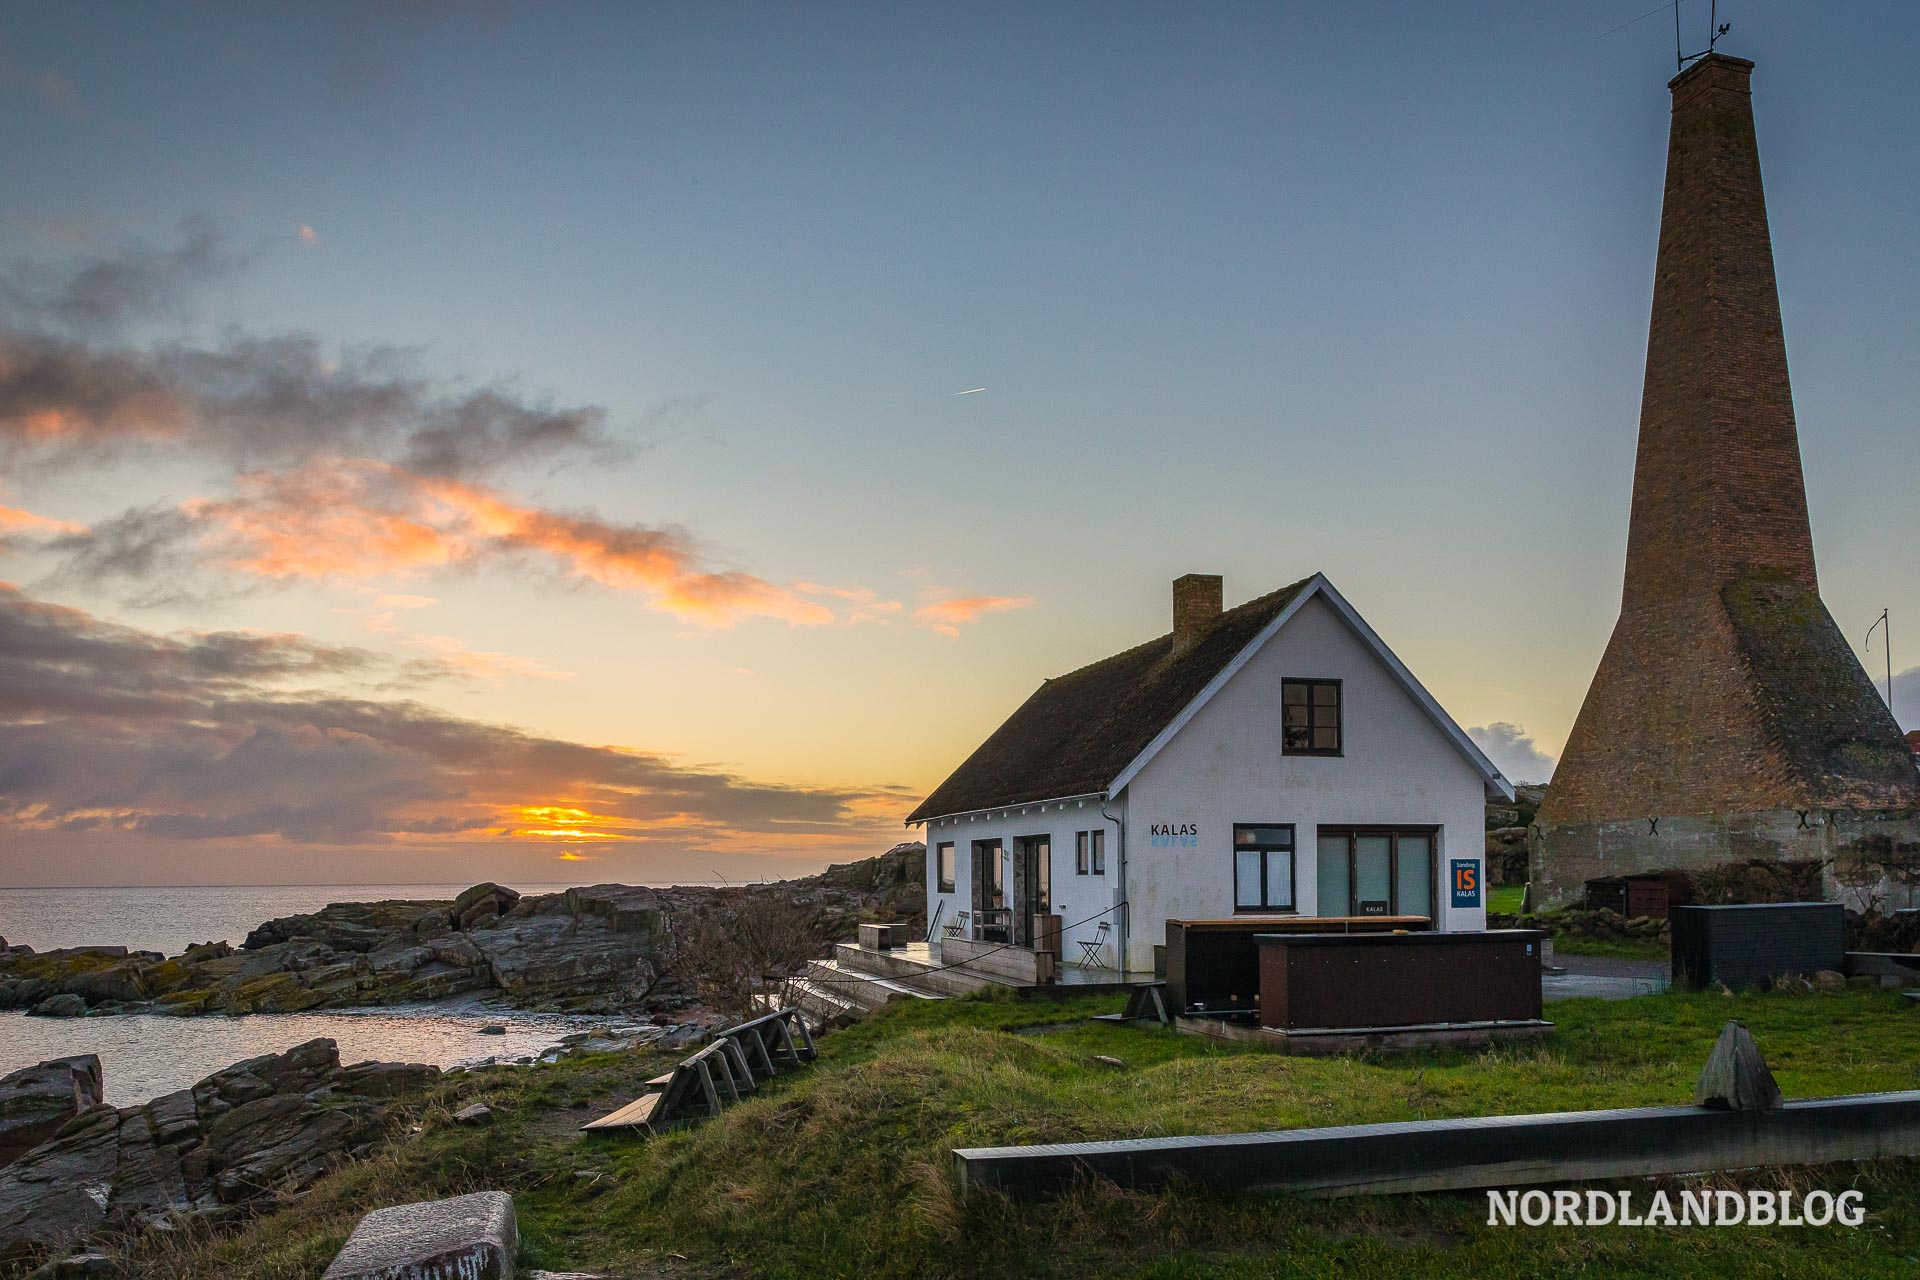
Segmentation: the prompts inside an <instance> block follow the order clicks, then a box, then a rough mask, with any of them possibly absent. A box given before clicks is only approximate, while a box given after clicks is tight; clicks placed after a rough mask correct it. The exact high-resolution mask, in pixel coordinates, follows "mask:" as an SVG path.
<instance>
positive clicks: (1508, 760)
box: [1467, 720, 1559, 782]
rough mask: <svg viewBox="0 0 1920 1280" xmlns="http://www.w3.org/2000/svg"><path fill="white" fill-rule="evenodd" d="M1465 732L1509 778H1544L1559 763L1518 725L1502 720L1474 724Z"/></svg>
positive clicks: (1548, 777)
mask: <svg viewBox="0 0 1920 1280" xmlns="http://www.w3.org/2000/svg"><path fill="white" fill-rule="evenodd" d="M1467 736H1468V737H1469V738H1472V739H1473V740H1474V742H1475V743H1476V744H1477V745H1478V746H1479V748H1480V749H1481V750H1482V751H1484V752H1486V753H1487V758H1488V759H1489V760H1492V761H1493V763H1494V766H1495V767H1496V768H1498V769H1499V770H1500V772H1501V773H1504V774H1505V775H1506V776H1507V778H1508V779H1509V780H1510V781H1513V782H1545V781H1547V780H1548V779H1550V778H1551V777H1553V767H1554V765H1555V764H1557V763H1559V761H1558V759H1557V758H1556V757H1554V756H1550V755H1548V754H1547V753H1546V752H1544V751H1542V750H1541V749H1540V748H1539V747H1538V746H1537V745H1536V744H1535V743H1534V741H1533V739H1532V738H1531V737H1529V736H1528V735H1527V733H1526V731H1525V730H1523V729H1521V727H1520V726H1519V725H1517V724H1510V723H1508V722H1507V721H1505V720H1495V721H1494V722H1493V723H1492V724H1477V725H1474V726H1473V727H1471V728H1470V729H1468V730H1467Z"/></svg>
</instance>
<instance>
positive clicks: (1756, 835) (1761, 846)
mask: <svg viewBox="0 0 1920 1280" xmlns="http://www.w3.org/2000/svg"><path fill="white" fill-rule="evenodd" d="M1876 838H1877V839H1879V840H1881V841H1886V842H1891V843H1892V844H1893V845H1895V846H1898V845H1920V809H1905V810H1895V811H1886V810H1876V811H1868V810H1820V809H1813V810H1805V811H1802V810H1796V809H1774V810H1768V811H1764V812H1759V813H1731V814H1725V815H1720V816H1716V817H1706V818H1701V817H1665V818H1655V819H1648V818H1634V819H1627V820H1620V821H1613V822H1589V823H1577V824H1554V825H1548V824H1545V823H1539V824H1536V825H1535V826H1534V827H1533V829H1532V831H1531V833H1530V836H1529V840H1528V847H1529V851H1530V857H1531V861H1532V865H1533V901H1534V906H1535V909H1537V910H1545V909H1547V908H1549V907H1556V906H1562V905H1565V904H1567V903H1570V902H1578V901H1579V900H1580V899H1581V897H1582V896H1583V895H1584V893H1585V892H1586V882H1587V881H1588V880H1591V879H1594V878H1595V877H1597V876H1614V875H1625V874H1628V873H1630V872H1636V871H1654V870H1662V871H1664V870H1681V871H1690V870H1696V869H1700V868H1705V867H1712V866H1718V865H1720V864H1723V863H1728V862H1746V861H1749V860H1753V859H1759V860H1764V861H1781V862H1789V861H1814V862H1822V863H1826V864H1828V866H1827V869H1826V871H1825V872H1824V873H1823V878H1824V880H1825V883H1826V888H1827V896H1828V897H1830V898H1833V899H1836V900H1839V901H1843V902H1846V903H1847V905H1849V906H1859V905H1861V904H1860V902H1859V901H1858V899H1859V898H1860V896H1861V895H1860V894H1859V893H1858V892H1857V891H1854V890H1849V889H1847V888H1846V887H1845V886H1843V885H1842V884H1841V883H1840V882H1839V881H1838V880H1836V879H1835V878H1834V875H1833V869H1832V865H1831V864H1832V862H1833V860H1834V859H1835V858H1836V857H1837V856H1840V855H1842V854H1844V853H1846V852H1847V851H1848V850H1849V849H1850V848H1854V847H1857V846H1858V845H1860V844H1862V843H1863V842H1871V841H1874V840H1876ZM1878 892H1879V893H1880V895H1881V896H1882V898H1883V899H1885V900H1886V902H1887V905H1890V906H1893V907H1906V906H1915V905H1920V902H1908V901H1907V900H1906V899H1907V898H1908V897H1909V896H1912V895H1913V891H1912V890H1910V889H1908V888H1904V887H1900V886H1891V885H1883V886H1881V887H1880V888H1879V890H1878Z"/></svg>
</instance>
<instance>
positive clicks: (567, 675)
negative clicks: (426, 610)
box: [407, 636, 575, 684]
mask: <svg viewBox="0 0 1920 1280" xmlns="http://www.w3.org/2000/svg"><path fill="white" fill-rule="evenodd" d="M407 643H408V644H409V645H411V646H413V647H414V648H416V649H425V650H426V651H427V652H429V653H431V654H433V656H434V657H436V658H438V659H439V660H440V661H441V662H442V663H443V664H445V665H446V666H447V667H448V668H449V669H451V670H453V671H456V672H458V673H460V674H461V675H466V676H474V677H477V678H479V679H481V680H485V681H487V682H489V683H491V684H498V683H499V682H500V681H502V680H507V679H514V680H571V679H573V678H574V674H575V673H574V672H571V671H555V670H554V669H553V668H552V667H549V666H548V665H546V664H545V663H544V662H541V661H539V660H538V659H536V658H517V657H515V656H514V655H512V654H510V653H494V652H492V651H490V650H487V649H475V648H471V647H469V646H468V644H467V642H466V641H464V640H461V639H458V638H456V637H454V636H414V637H413V638H412V639H410V640H408V641H407Z"/></svg>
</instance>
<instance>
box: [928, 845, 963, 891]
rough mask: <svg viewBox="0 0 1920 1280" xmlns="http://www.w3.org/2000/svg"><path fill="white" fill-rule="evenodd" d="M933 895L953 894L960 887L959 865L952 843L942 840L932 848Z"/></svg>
mask: <svg viewBox="0 0 1920 1280" xmlns="http://www.w3.org/2000/svg"><path fill="white" fill-rule="evenodd" d="M933 876H934V886H935V888H934V892H935V893H954V892H957V891H958V889H959V885H960V863H959V860H958V859H957V858H956V857H955V856H954V852H953V841H951V840H942V841H940V842H938V843H936V844H935V845H934V846H933Z"/></svg>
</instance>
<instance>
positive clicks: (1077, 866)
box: [1073, 831, 1093, 876]
mask: <svg viewBox="0 0 1920 1280" xmlns="http://www.w3.org/2000/svg"><path fill="white" fill-rule="evenodd" d="M1091 834H1093V833H1092V832H1089V831H1076V832H1074V833H1073V874H1075V875H1077V876H1084V875H1086V874H1087V865H1088V863H1087V846H1088V845H1089V844H1091V843H1092V841H1090V840H1088V839H1087V837H1088V836H1090V835H1091Z"/></svg>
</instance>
